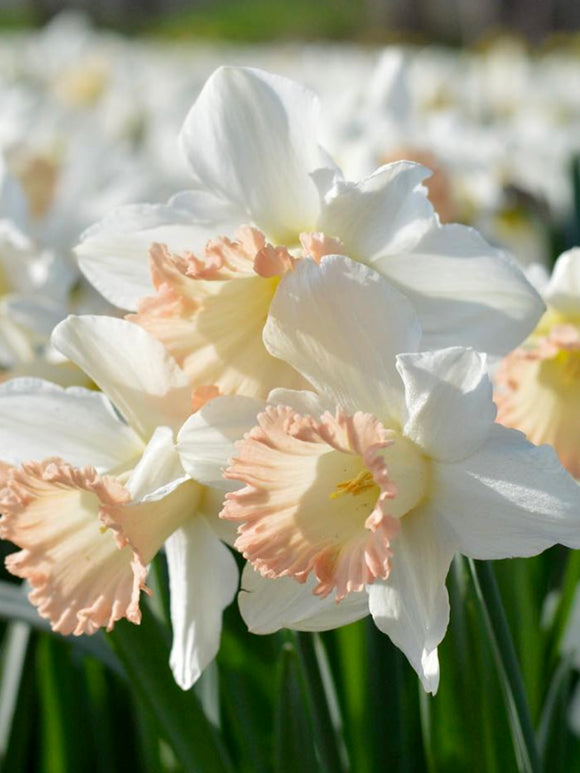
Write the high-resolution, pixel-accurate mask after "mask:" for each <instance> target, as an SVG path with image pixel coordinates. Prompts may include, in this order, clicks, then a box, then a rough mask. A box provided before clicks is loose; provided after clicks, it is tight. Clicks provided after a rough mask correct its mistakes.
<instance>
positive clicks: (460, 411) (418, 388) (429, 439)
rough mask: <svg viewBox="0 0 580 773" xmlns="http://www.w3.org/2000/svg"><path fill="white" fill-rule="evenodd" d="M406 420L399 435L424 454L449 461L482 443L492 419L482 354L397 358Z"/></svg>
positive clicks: (464, 352)
mask: <svg viewBox="0 0 580 773" xmlns="http://www.w3.org/2000/svg"><path fill="white" fill-rule="evenodd" d="M397 370H398V371H399V373H400V374H401V378H402V379H403V383H404V385H405V400H406V403H407V411H408V419H407V422H406V424H405V427H404V429H403V433H404V434H405V435H406V436H407V437H409V438H411V440H413V441H414V442H415V443H416V444H417V445H418V446H420V447H421V448H423V449H424V450H425V451H426V452H427V454H428V455H429V456H430V457H431V458H433V459H438V460H439V461H444V462H452V461H455V460H457V459H463V458H465V457H466V456H470V455H471V454H472V453H473V452H474V451H476V450H477V449H478V448H479V447H480V446H481V445H482V444H483V443H484V442H485V440H486V438H487V436H488V434H489V432H490V430H491V427H492V425H493V422H494V420H495V415H496V412H497V411H496V407H495V404H494V402H493V399H492V391H493V390H492V385H491V381H490V380H489V377H488V375H487V367H486V358H485V355H482V354H478V353H477V352H474V351H473V350H472V349H462V348H460V347H453V348H451V349H440V350H439V351H436V352H421V353H420V354H400V355H399V356H398V357H397Z"/></svg>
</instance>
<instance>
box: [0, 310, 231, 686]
mask: <svg viewBox="0 0 580 773" xmlns="http://www.w3.org/2000/svg"><path fill="white" fill-rule="evenodd" d="M53 342H54V345H55V346H56V347H57V348H58V349H59V350H60V351H61V352H62V353H63V354H64V355H65V356H67V357H68V358H70V359H71V360H72V361H73V362H75V363H76V364H77V365H78V366H79V367H80V368H81V369H82V370H83V371H84V372H85V373H87V374H88V375H89V376H90V378H91V379H92V380H93V381H94V382H95V383H96V384H97V385H98V386H99V387H100V388H101V389H102V390H103V393H104V394H101V393H97V392H93V391H89V390H85V389H82V388H71V389H67V390H65V389H62V388H60V387H58V386H55V385H54V384H50V383H49V382H45V381H41V380H38V379H16V380H14V381H10V382H7V383H6V384H3V385H2V386H0V421H1V424H2V437H1V441H0V458H1V459H2V461H3V465H2V475H1V477H2V483H3V488H2V490H1V491H0V512H1V513H2V516H3V517H2V519H1V521H0V531H1V534H2V536H3V537H4V538H5V539H9V540H11V541H12V542H14V543H15V544H16V545H17V546H18V547H20V548H21V550H20V551H19V552H17V553H14V554H12V555H11V556H9V558H8V559H7V566H8V568H9V570H10V571H11V572H12V573H14V574H16V575H17V576H19V577H23V578H25V579H27V580H28V582H29V583H30V585H31V593H30V599H31V601H32V602H33V603H34V604H35V605H36V606H37V607H38V611H39V613H40V614H41V615H42V616H43V617H46V618H48V619H49V621H50V623H51V626H52V628H53V629H54V630H55V631H59V632H60V633H63V634H71V633H72V634H74V635H80V634H91V633H93V632H95V631H96V630H97V629H98V628H100V627H103V626H104V627H106V628H107V630H111V628H112V627H113V625H114V623H115V622H116V621H117V620H119V619H121V618H127V619H128V620H130V621H131V622H133V623H138V622H139V621H140V617H141V613H140V610H139V598H140V594H141V592H142V591H145V592H148V590H147V588H146V584H145V581H146V575H147V567H148V564H149V563H150V561H151V560H152V559H153V557H154V556H155V554H156V553H157V552H158V551H159V550H160V549H161V547H162V546H163V545H165V549H166V553H167V561H168V567H169V579H170V590H171V619H172V625H173V648H172V652H171V666H172V668H173V672H174V675H175V678H176V681H177V682H178V683H179V684H180V685H181V686H182V687H184V688H188V687H190V686H191V684H192V683H193V682H194V681H195V680H196V679H197V678H198V676H199V675H200V673H201V671H202V670H203V668H204V667H205V666H206V665H207V663H209V662H210V661H211V660H212V659H213V657H215V654H216V652H217V649H218V646H219V638H220V631H221V614H222V611H223V609H224V607H225V606H227V605H228V604H229V603H230V602H231V600H232V599H233V597H234V594H235V592H236V589H237V585H238V572H237V568H236V565H235V561H234V559H233V557H232V555H231V553H230V552H229V550H228V548H226V547H225V546H224V545H223V544H222V543H221V542H220V540H219V539H218V537H217V536H216V534H215V531H214V530H213V529H212V525H211V521H212V518H213V519H214V520H217V511H218V510H219V507H220V504H221V499H222V495H221V493H220V492H217V493H216V492H212V491H210V490H208V489H207V488H205V487H204V486H202V485H200V484H199V483H197V482H195V481H194V480H191V479H190V478H189V477H188V476H187V475H186V473H185V471H184V469H183V467H182V465H181V462H180V458H179V455H178V453H177V451H176V448H175V442H174V439H175V435H176V433H177V431H178V430H179V428H180V427H181V425H182V423H183V421H184V420H185V419H186V418H187V416H189V414H190V413H191V387H190V385H189V382H188V379H187V377H186V376H185V374H184V373H183V371H181V369H180V368H179V367H178V366H177V365H176V363H175V362H174V361H173V360H172V358H171V357H170V356H169V355H168V354H167V352H166V351H165V349H164V348H163V346H162V345H161V344H160V343H159V342H158V341H156V340H155V339H154V338H152V337H151V336H150V335H149V334H148V333H146V332H145V331H144V330H142V329H141V328H139V327H137V326H136V325H132V324H131V323H129V322H126V321H124V320H119V319H113V318H108V317H69V318H68V319H67V320H65V321H64V322H62V323H61V324H60V325H59V326H58V327H57V328H56V330H55V332H54V334H53ZM113 406H114V407H113ZM121 416H122V418H121ZM31 459H32V460H33V461H30V460H31Z"/></svg>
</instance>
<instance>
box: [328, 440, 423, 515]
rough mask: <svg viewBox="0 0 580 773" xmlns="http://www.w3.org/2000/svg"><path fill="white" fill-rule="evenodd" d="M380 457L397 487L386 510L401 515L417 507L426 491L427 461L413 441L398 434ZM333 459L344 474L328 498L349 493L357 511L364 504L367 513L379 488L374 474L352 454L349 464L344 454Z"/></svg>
mask: <svg viewBox="0 0 580 773" xmlns="http://www.w3.org/2000/svg"><path fill="white" fill-rule="evenodd" d="M333 456H334V454H333ZM380 456H382V458H383V459H384V461H385V464H386V466H387V473H388V478H389V480H390V481H391V482H392V483H393V484H394V486H395V487H396V494H395V496H394V497H393V498H392V499H390V500H389V501H388V503H387V505H386V507H385V511H386V512H387V513H388V515H391V516H392V517H394V518H402V517H403V516H404V515H406V514H407V513H408V512H409V511H410V510H412V509H413V508H414V507H416V506H417V505H418V504H419V503H420V502H421V500H422V499H423V497H424V496H425V495H426V493H427V489H428V484H429V477H430V476H429V462H428V460H427V459H426V458H425V457H424V456H423V454H422V453H421V451H420V450H419V449H418V448H417V446H416V445H415V444H414V443H413V442H411V441H410V440H408V439H407V438H405V437H403V436H402V435H399V434H396V435H395V436H394V443H393V444H392V445H390V446H388V448H385V449H384V450H382V451H381V452H380ZM335 458H336V460H337V461H338V460H339V459H340V461H341V463H342V464H341V466H342V469H343V473H342V475H341V476H340V478H339V479H338V480H339V482H337V483H335V484H334V487H333V489H332V491H331V492H330V495H329V498H330V500H331V501H335V500H337V499H342V498H343V497H344V496H345V495H347V494H350V495H351V496H352V497H356V498H357V508H356V510H357V511H358V512H361V511H362V510H363V507H362V506H363V505H364V509H365V510H368V513H367V515H368V514H369V513H370V512H371V510H372V509H373V507H374V505H375V503H376V501H377V499H378V497H379V494H380V487H379V485H378V484H377V481H376V480H375V478H374V477H373V473H372V472H371V471H370V470H368V469H367V468H366V467H365V466H364V464H363V463H362V460H361V459H360V458H359V457H351V461H350V463H348V462H346V460H345V457H344V455H343V454H340V453H337V454H336V457H335ZM347 470H348V472H347ZM336 477H338V476H335V479H336ZM358 505H360V506H361V507H358Z"/></svg>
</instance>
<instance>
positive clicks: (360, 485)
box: [330, 470, 377, 499]
mask: <svg viewBox="0 0 580 773" xmlns="http://www.w3.org/2000/svg"><path fill="white" fill-rule="evenodd" d="M376 485H377V484H376V483H375V480H374V478H373V476H372V473H370V472H369V471H368V470H361V471H360V472H359V474H358V475H357V476H356V477H355V478H351V479H350V480H345V481H343V482H342V483H339V484H338V485H337V486H336V490H335V491H333V492H332V494H331V495H330V498H331V499H338V497H341V496H342V495H343V494H352V495H353V496H354V495H355V494H360V493H361V492H362V491H366V490H367V489H370V488H373V486H376Z"/></svg>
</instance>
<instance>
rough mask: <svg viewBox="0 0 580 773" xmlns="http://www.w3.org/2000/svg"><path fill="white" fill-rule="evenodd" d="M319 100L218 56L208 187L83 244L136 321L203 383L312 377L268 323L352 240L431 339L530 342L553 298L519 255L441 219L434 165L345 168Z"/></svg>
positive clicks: (206, 98) (428, 343) (103, 287)
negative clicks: (274, 347) (323, 138)
mask: <svg viewBox="0 0 580 773" xmlns="http://www.w3.org/2000/svg"><path fill="white" fill-rule="evenodd" d="M318 110H319V108H318V103H317V100H316V98H315V96H314V94H313V93H312V92H310V91H308V90H307V89H305V88H303V87H302V86H300V85H298V84H297V83H294V82H293V81H290V80H287V79H285V78H282V77H278V76H275V75H271V74H269V73H267V72H263V71H260V70H253V69H245V68H221V69H219V70H217V71H216V72H215V73H214V74H213V75H212V76H211V77H210V78H209V80H208V81H207V83H206V84H205V86H204V88H203V90H202V92H201V94H200V96H199V97H198V99H197V101H196V102H195V104H194V106H193V107H192V109H191V111H190V113H189V115H188V117H187V119H186V121H185V124H184V126H183V130H182V133H181V145H182V148H183V150H184V152H185V155H186V158H187V161H188V163H189V167H190V170H191V172H192V175H193V178H194V185H195V189H194V190H192V191H189V192H186V193H182V194H178V195H177V196H176V197H174V198H173V199H172V200H171V201H170V202H169V203H168V204H167V205H164V206H133V207H128V208H124V209H121V210H118V211H117V212H116V213H113V214H112V215H111V216H109V217H108V218H106V219H105V220H103V221H102V222H101V223H100V224H97V225H96V226H94V227H93V228H91V229H89V230H88V231H87V232H86V234H85V235H84V238H83V241H82V243H81V244H80V245H79V247H78V248H77V254H78V257H79V262H80V266H81V268H82V270H83V271H84V273H85V274H86V276H87V277H88V279H89V280H90V281H91V282H92V283H93V284H94V286H95V287H96V288H97V289H98V290H99V291H100V292H101V293H103V294H104V295H105V296H106V297H107V298H108V299H109V300H110V301H112V302H113V303H115V304H117V305H118V306H120V307H122V308H126V309H130V310H137V312H138V313H137V314H136V315H135V316H134V317H132V318H131V319H132V320H133V321H135V322H137V323H139V324H140V325H142V326H144V327H145V328H146V329H148V330H149V331H150V332H151V333H153V334H154V335H155V336H156V337H157V338H159V339H160V340H161V341H162V342H163V343H164V344H165V345H166V346H167V347H168V349H169V350H170V351H171V352H172V354H173V355H174V356H175V357H176V359H177V360H178V362H179V363H180V364H181V365H182V366H183V367H184V368H185V369H186V370H187V372H188V374H189V375H190V378H191V379H192V382H193V384H194V385H195V386H199V385H203V384H215V385H217V387H218V388H219V389H220V391H222V392H239V393H245V394H249V395H260V396H262V397H264V396H265V395H266V394H267V392H268V390H269V389H270V388H271V387H273V386H276V385H277V386H288V387H295V386H296V376H295V375H293V374H290V371H289V370H288V369H287V368H286V373H281V372H280V369H281V367H282V366H281V365H280V364H279V363H278V364H275V363H274V362H273V360H272V358H271V357H270V356H269V355H268V353H267V352H266V350H265V349H264V347H263V344H262V342H261V330H262V326H263V322H264V320H265V319H266V316H267V314H268V309H269V307H270V303H271V301H272V297H273V295H274V292H275V290H276V287H277V285H278V283H279V282H280V281H281V283H282V284H284V282H285V277H284V275H285V274H286V273H287V272H288V271H289V270H291V268H292V267H293V266H294V265H295V263H296V261H297V260H300V259H301V258H303V257H305V256H308V257H312V258H314V259H315V260H320V258H321V257H322V256H324V255H327V254H344V255H348V256H350V257H351V258H352V259H354V260H357V261H360V262H361V263H365V264H368V265H369V266H371V267H372V268H374V269H375V270H377V271H378V272H379V273H380V274H382V275H383V276H384V277H386V278H387V279H388V280H389V282H391V284H393V285H394V286H395V287H396V288H398V289H399V290H400V291H402V292H403V293H404V294H405V295H406V296H407V297H408V298H409V300H410V301H411V303H412V305H413V307H414V309H415V311H416V313H417V315H418V317H419V320H420V322H421V325H422V327H423V331H424V335H423V339H422V344H421V345H422V346H423V348H425V349H430V348H436V347H439V346H445V345H451V344H462V345H467V344H468V345H473V346H475V347H477V348H478V349H481V350H483V351H489V352H494V353H505V352H507V351H509V349H510V348H512V347H513V346H514V345H517V344H518V343H519V342H520V341H521V340H523V338H524V337H525V336H526V335H527V334H528V333H529V331H530V330H531V329H532V327H533V325H534V324H535V322H536V321H537V319H538V318H539V315H540V314H541V312H542V309H543V306H542V303H541V300H540V298H539V297H538V295H537V294H536V292H535V291H534V290H533V289H532V288H531V286H530V285H529V283H528V282H527V280H526V279H525V278H524V276H523V274H522V273H521V271H520V270H519V269H518V268H517V266H516V265H515V264H514V263H513V262H512V261H511V260H510V259H509V258H507V257H506V256H505V255H503V254H502V253H500V252H498V251H497V250H495V249H493V248H492V247H491V246H490V245H489V244H487V243H486V242H485V240H484V239H482V237H481V236H480V235H479V234H478V233H477V232H476V231H474V230H472V229H470V228H467V227H464V226H461V225H441V224H440V223H439V219H438V217H437V215H436V213H435V212H434V211H433V207H432V205H431V203H430V202H429V200H428V198H427V195H426V189H425V188H424V187H423V185H422V184H421V183H422V181H423V180H424V179H425V178H426V177H427V176H428V175H429V172H428V170H427V169H425V168H424V167H422V166H420V165H418V164H414V163H411V162H399V163H395V164H389V165H386V166H383V167H381V168H380V169H378V170H377V171H376V172H375V173H374V174H373V175H371V176H370V177H367V178H366V179H364V180H362V181H361V182H358V183H353V182H347V181H345V180H344V179H343V177H342V175H341V173H340V171H339V170H338V169H337V167H336V166H335V165H334V164H333V163H332V161H331V159H330V158H329V157H328V155H327V154H326V153H325V152H324V150H323V149H321V147H320V146H319V145H318V143H317V140H316V137H317V129H318V122H319V119H318ZM151 245H153V246H151ZM148 254H149V260H150V265H151V274H152V280H151V278H150V277H149V266H148V265H147V255H148ZM152 284H153V289H154V290H155V295H153V296H152V295H151V290H152ZM245 363H251V364H252V365H251V368H249V367H248V365H246V364H245ZM284 367H285V366H284ZM248 372H250V373H251V377H250V378H248ZM256 374H258V376H256ZM282 376H284V377H285V378H282ZM256 382H257V383H256Z"/></svg>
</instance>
